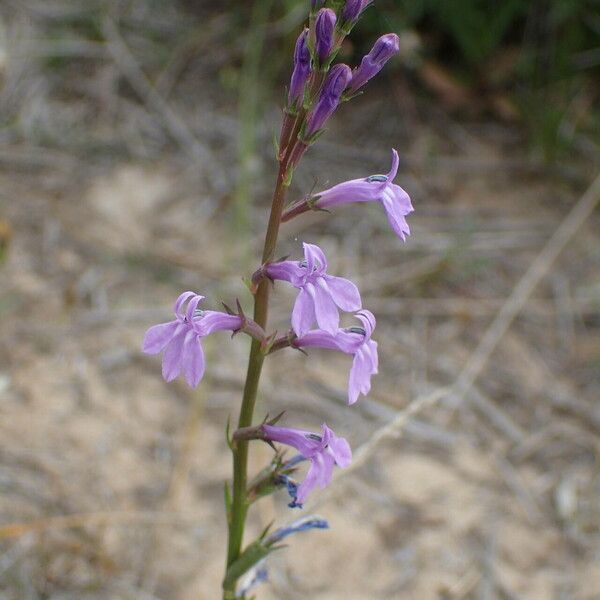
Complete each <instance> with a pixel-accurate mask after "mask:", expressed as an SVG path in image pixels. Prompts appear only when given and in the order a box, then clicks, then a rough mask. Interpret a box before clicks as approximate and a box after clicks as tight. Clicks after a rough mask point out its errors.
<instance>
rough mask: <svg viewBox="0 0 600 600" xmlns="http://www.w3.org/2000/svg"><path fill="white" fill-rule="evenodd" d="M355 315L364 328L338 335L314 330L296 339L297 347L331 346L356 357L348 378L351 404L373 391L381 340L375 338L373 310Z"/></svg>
mask: <svg viewBox="0 0 600 600" xmlns="http://www.w3.org/2000/svg"><path fill="white" fill-rule="evenodd" d="M354 316H355V317H356V318H357V319H359V320H360V322H361V323H362V327H347V328H345V329H339V330H338V331H337V332H336V333H335V334H331V333H329V332H328V331H323V330H321V329H314V330H312V331H309V332H308V333H306V334H305V335H303V336H300V337H298V338H297V339H296V340H294V341H293V342H292V346H294V347H296V348H310V347H313V348H327V349H329V350H339V351H341V352H344V353H345V354H352V355H353V356H354V358H353V360H352V367H351V368H350V374H349V377H348V404H354V403H355V402H356V401H357V400H358V396H359V394H363V395H364V396H366V395H367V394H368V393H369V391H370V390H371V375H375V374H377V368H378V365H379V360H378V356H377V342H376V341H374V340H372V339H371V335H372V334H373V330H374V329H375V324H376V321H375V317H374V316H373V313H372V312H371V311H369V310H364V309H363V310H361V311H359V312H357V313H356V314H355V315H354Z"/></svg>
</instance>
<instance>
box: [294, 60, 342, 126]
mask: <svg viewBox="0 0 600 600" xmlns="http://www.w3.org/2000/svg"><path fill="white" fill-rule="evenodd" d="M351 79H352V71H351V70H350V67H349V66H348V65H344V64H337V65H335V66H333V67H332V69H331V71H329V74H328V75H327V79H326V80H325V83H324V84H323V89H322V90H321V95H320V96H319V100H318V101H317V104H316V105H315V107H314V109H313V111H312V112H311V113H310V115H309V116H308V119H307V122H306V131H305V135H306V136H311V135H313V134H314V133H315V132H317V131H318V130H319V129H321V127H323V125H324V124H325V121H327V119H329V117H330V116H331V115H332V114H333V112H334V111H335V109H336V108H337V106H338V104H339V103H340V100H341V98H342V94H343V93H344V90H345V89H346V88H347V87H348V84H349V83H350V81H351Z"/></svg>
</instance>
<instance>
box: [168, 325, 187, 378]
mask: <svg viewBox="0 0 600 600" xmlns="http://www.w3.org/2000/svg"><path fill="white" fill-rule="evenodd" d="M187 332H188V328H187V327H186V328H181V331H180V332H179V333H177V334H176V335H174V336H173V338H172V339H171V341H170V342H169V344H168V346H167V347H166V349H165V353H164V354H163V360H162V375H163V378H164V380H165V381H173V379H175V377H177V375H179V373H181V367H182V364H181V353H182V351H183V343H184V341H185V336H186V335H187Z"/></svg>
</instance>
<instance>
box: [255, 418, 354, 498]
mask: <svg viewBox="0 0 600 600" xmlns="http://www.w3.org/2000/svg"><path fill="white" fill-rule="evenodd" d="M261 429H262V431H263V433H264V438H263V439H265V440H268V441H271V442H279V443H281V444H286V445H288V446H292V447H293V448H296V450H298V452H300V454H302V456H304V458H306V459H307V460H309V461H310V468H309V469H308V473H307V475H306V477H305V479H304V481H303V482H302V483H301V484H300V485H299V486H298V490H297V496H296V498H295V499H294V503H295V505H302V503H303V502H304V501H305V500H306V498H307V497H308V495H309V494H310V492H311V491H312V490H313V489H314V488H315V487H316V486H319V487H321V488H324V487H325V486H326V485H327V484H328V483H329V482H330V481H331V477H332V474H333V467H334V465H337V466H338V467H341V468H342V469H345V468H346V467H347V466H348V465H349V464H350V462H351V461H352V450H350V445H349V444H348V442H347V441H346V440H345V439H344V438H341V437H337V436H336V435H335V433H333V431H332V430H331V429H329V427H327V425H326V424H325V423H323V425H322V426H321V435H318V434H316V433H311V432H310V431H303V430H301V429H289V428H287V427H276V426H274V425H268V424H266V423H265V424H263V425H262V426H261Z"/></svg>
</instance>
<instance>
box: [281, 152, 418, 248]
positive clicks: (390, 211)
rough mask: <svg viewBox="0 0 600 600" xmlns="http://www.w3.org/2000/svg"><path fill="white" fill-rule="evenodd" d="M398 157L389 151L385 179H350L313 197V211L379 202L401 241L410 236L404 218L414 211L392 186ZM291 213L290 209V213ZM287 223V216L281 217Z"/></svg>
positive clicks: (374, 176)
mask: <svg viewBox="0 0 600 600" xmlns="http://www.w3.org/2000/svg"><path fill="white" fill-rule="evenodd" d="M398 164H399V158H398V153H397V152H396V151H395V150H392V168H391V169H390V172H389V173H388V174H387V175H371V176H370V177H367V178H365V179H353V180H351V181H344V182H343V183H338V184H337V185H334V186H333V187H331V188H329V189H327V190H324V191H322V192H318V193H316V194H315V195H314V197H315V198H316V200H315V201H314V202H313V207H314V208H325V209H327V208H330V207H332V206H337V205H338V204H349V203H350V202H381V204H382V205H383V208H384V209H385V212H386V214H387V218H388V221H389V222H390V225H391V226H392V229H393V230H394V232H395V233H396V235H397V236H398V237H400V238H401V239H402V240H405V239H406V236H407V235H410V228H409V226H408V223H407V222H406V218H405V217H406V215H408V214H409V213H411V212H412V211H413V210H414V209H413V207H412V203H411V201H410V197H409V195H408V194H407V193H406V192H405V191H404V190H403V189H402V188H401V187H400V186H399V185H396V184H395V183H392V181H393V180H394V178H395V177H396V174H397V173H398ZM291 210H293V209H291ZM283 220H284V221H285V220H286V215H284V216H283Z"/></svg>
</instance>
